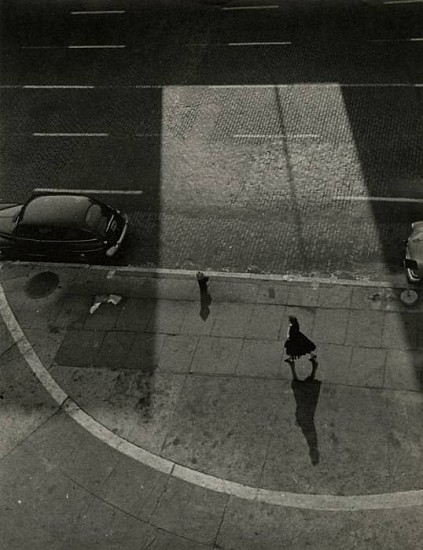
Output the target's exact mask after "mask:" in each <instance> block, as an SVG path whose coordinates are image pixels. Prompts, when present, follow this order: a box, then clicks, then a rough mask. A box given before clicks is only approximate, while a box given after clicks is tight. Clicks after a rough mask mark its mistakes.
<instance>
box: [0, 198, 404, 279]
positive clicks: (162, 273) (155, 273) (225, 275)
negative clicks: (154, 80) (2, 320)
mask: <svg viewBox="0 0 423 550" xmlns="http://www.w3.org/2000/svg"><path fill="white" fill-rule="evenodd" d="M44 191H55V190H54V189H53V190H52V189H45V190H44ZM44 191H43V192H44ZM68 191H69V190H68ZM56 192H63V189H57V190H56ZM75 192H79V193H80V192H81V190H80V189H75ZM95 192H96V193H98V191H95ZM5 264H11V265H17V266H18V265H28V266H31V267H40V268H43V269H45V268H47V267H52V268H56V269H60V268H62V269H64V268H67V267H68V268H72V269H80V270H82V271H85V270H91V271H107V272H109V273H113V276H115V275H116V274H117V275H120V274H121V273H122V274H123V273H128V274H131V273H135V274H140V275H143V276H145V277H158V278H159V277H173V276H175V277H192V278H193V279H195V274H196V273H197V271H196V270H191V269H166V268H160V267H156V268H151V267H138V266H135V267H134V266H106V265H92V264H74V263H57V262H42V263H37V262H25V261H14V262H11V261H5V262H3V263H2V262H1V261H0V269H1V267H2V266H3V265H5ZM204 271H205V272H206V273H207V275H208V276H210V277H213V278H214V279H216V280H233V281H234V282H240V281H246V282H250V283H252V284H254V283H267V282H269V283H271V282H275V283H304V284H308V285H311V286H316V285H319V284H323V285H341V286H362V287H370V288H378V287H383V288H400V289H407V288H414V286H413V285H409V284H408V283H407V282H406V279H405V277H404V282H403V283H400V284H398V283H396V282H393V281H380V280H376V279H369V278H368V277H362V278H357V279H340V278H338V277H336V276H335V275H328V276H327V277H317V276H316V277H303V276H301V275H295V274H287V275H280V274H272V273H242V272H238V273H230V272H226V271H213V270H204ZM110 276H111V275H110Z"/></svg>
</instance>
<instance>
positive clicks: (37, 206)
mask: <svg viewBox="0 0 423 550" xmlns="http://www.w3.org/2000/svg"><path fill="white" fill-rule="evenodd" d="M95 203H97V201H94V200H93V199H91V198H90V197H87V196H86V195H70V194H51V195H38V196H35V197H33V198H32V199H30V200H29V201H28V202H27V203H26V205H25V206H24V209H23V214H22V217H21V219H20V221H19V224H20V225H31V226H34V225H37V226H39V225H48V226H52V227H79V228H81V227H85V225H86V223H85V218H86V214H87V210H88V208H89V207H90V206H91V205H92V204H95Z"/></svg>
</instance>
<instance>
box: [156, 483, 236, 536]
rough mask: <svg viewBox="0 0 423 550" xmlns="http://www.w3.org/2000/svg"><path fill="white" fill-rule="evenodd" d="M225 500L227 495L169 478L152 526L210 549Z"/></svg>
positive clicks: (220, 519)
mask: <svg viewBox="0 0 423 550" xmlns="http://www.w3.org/2000/svg"><path fill="white" fill-rule="evenodd" d="M227 500H228V497H227V495H224V494H221V493H216V492H214V491H209V490H208V489H203V488H201V487H195V486H193V485H191V484H188V483H186V482H184V481H181V480H178V479H172V478H171V479H169V482H168V485H167V487H166V490H165V492H164V493H163V496H162V498H161V500H160V503H159V505H158V507H157V509H156V510H155V512H154V514H153V515H152V517H151V523H152V524H153V525H156V526H157V527H159V528H162V529H165V530H166V531H170V532H172V533H175V534H176V535H180V536H183V537H187V538H190V539H194V540H196V541H198V542H200V543H204V544H209V545H212V544H213V542H214V540H215V538H216V536H217V533H218V530H219V527H220V524H221V522H222V518H223V514H224V510H225V505H226V502H227ZM181 502H183V503H184V506H181Z"/></svg>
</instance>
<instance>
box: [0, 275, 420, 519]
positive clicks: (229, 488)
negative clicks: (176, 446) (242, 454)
mask: <svg viewBox="0 0 423 550" xmlns="http://www.w3.org/2000/svg"><path fill="white" fill-rule="evenodd" d="M0 313H1V315H2V317H3V321H4V323H5V324H6V326H7V328H8V330H9V331H10V334H11V335H12V337H13V339H14V341H15V342H16V345H17V346H18V348H19V350H20V352H21V353H22V356H23V358H24V359H25V361H26V362H27V364H28V366H29V367H30V368H31V370H32V372H33V373H34V374H35V375H36V376H37V378H38V380H39V381H40V382H41V384H42V385H43V386H44V388H45V389H46V390H47V391H48V392H49V394H50V395H51V396H52V398H53V399H54V400H55V401H56V403H57V404H58V405H59V406H61V407H62V408H63V410H64V411H65V412H66V413H67V414H68V415H69V416H70V417H71V418H72V419H73V420H75V421H76V422H77V423H78V424H79V425H80V426H81V427H82V428H84V429H85V430H87V431H88V432H89V433H90V434H92V435H93V436H94V437H96V438H97V439H99V440H101V441H102V442H103V443H106V444H107V445H109V446H110V447H112V448H114V449H116V450H117V451H119V452H122V453H123V454H125V455H126V456H129V457H131V458H133V459H135V460H137V461H138V462H140V463H142V464H145V465H147V466H149V467H151V468H153V469H155V470H157V471H159V472H162V473H164V474H167V475H171V476H173V477H175V478H178V479H182V480H184V481H186V482H188V483H191V484H193V485H196V486H199V487H203V488H205V489H210V490H212V491H216V492H219V493H224V494H228V495H232V496H237V497H239V498H242V499H246V500H253V501H254V500H257V501H259V502H264V503H267V504H273V505H276V506H288V507H290V508H302V509H308V510H330V511H340V510H342V511H354V510H378V509H381V510H382V509H383V510H384V509H391V508H408V507H415V506H421V505H423V490H417V491H407V492H398V493H384V494H378V495H355V496H336V495H306V494H300V493H289V492H282V491H271V490H268V489H258V488H255V487H250V486H248V485H242V484H240V483H235V482H232V481H227V480H224V479H219V478H216V477H214V476H211V475H208V474H204V473H202V472H198V471H195V470H191V469H190V468H187V467H184V466H179V465H177V464H176V463H174V462H172V461H170V460H166V459H164V458H162V457H159V456H157V455H155V454H153V453H150V452H149V451H146V450H144V449H142V448H140V447H137V446H136V445H134V444H133V443H130V442H128V441H126V440H125V439H123V438H121V437H120V436H118V435H116V434H115V433H114V432H112V431H111V430H109V429H108V428H106V427H105V426H103V425H102V424H100V423H99V422H97V421H96V420H95V419H94V418H93V417H92V416H90V415H89V414H87V413H86V412H85V411H83V410H82V409H81V408H80V407H79V406H78V405H77V403H75V402H74V401H73V400H72V399H71V398H70V397H68V396H67V394H66V393H65V392H63V390H62V389H61V388H60V387H59V386H58V384H57V383H56V381H55V380H54V379H53V378H52V377H51V375H50V374H49V372H48V371H47V369H46V368H45V367H44V365H43V364H42V363H41V361H40V359H39V358H38V356H37V354H36V353H35V351H34V350H33V348H32V346H31V344H30V343H29V342H28V340H27V339H26V337H25V335H24V333H23V332H22V329H21V328H20V326H19V324H18V322H17V321H16V318H15V316H14V315H13V312H12V311H11V309H10V306H9V303H8V301H7V299H6V296H5V294H4V290H3V287H2V285H1V284H0Z"/></svg>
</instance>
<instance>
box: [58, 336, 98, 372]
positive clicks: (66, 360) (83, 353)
mask: <svg viewBox="0 0 423 550" xmlns="http://www.w3.org/2000/svg"><path fill="white" fill-rule="evenodd" d="M103 338H104V332H103V331H92V330H69V331H68V332H67V333H66V336H65V338H64V340H63V342H62V345H61V346H60V348H59V351H58V352H57V354H56V363H57V364H58V365H62V366H69V367H91V366H93V365H94V359H95V356H96V355H97V353H98V350H99V349H100V346H101V344H102V342H103Z"/></svg>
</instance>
